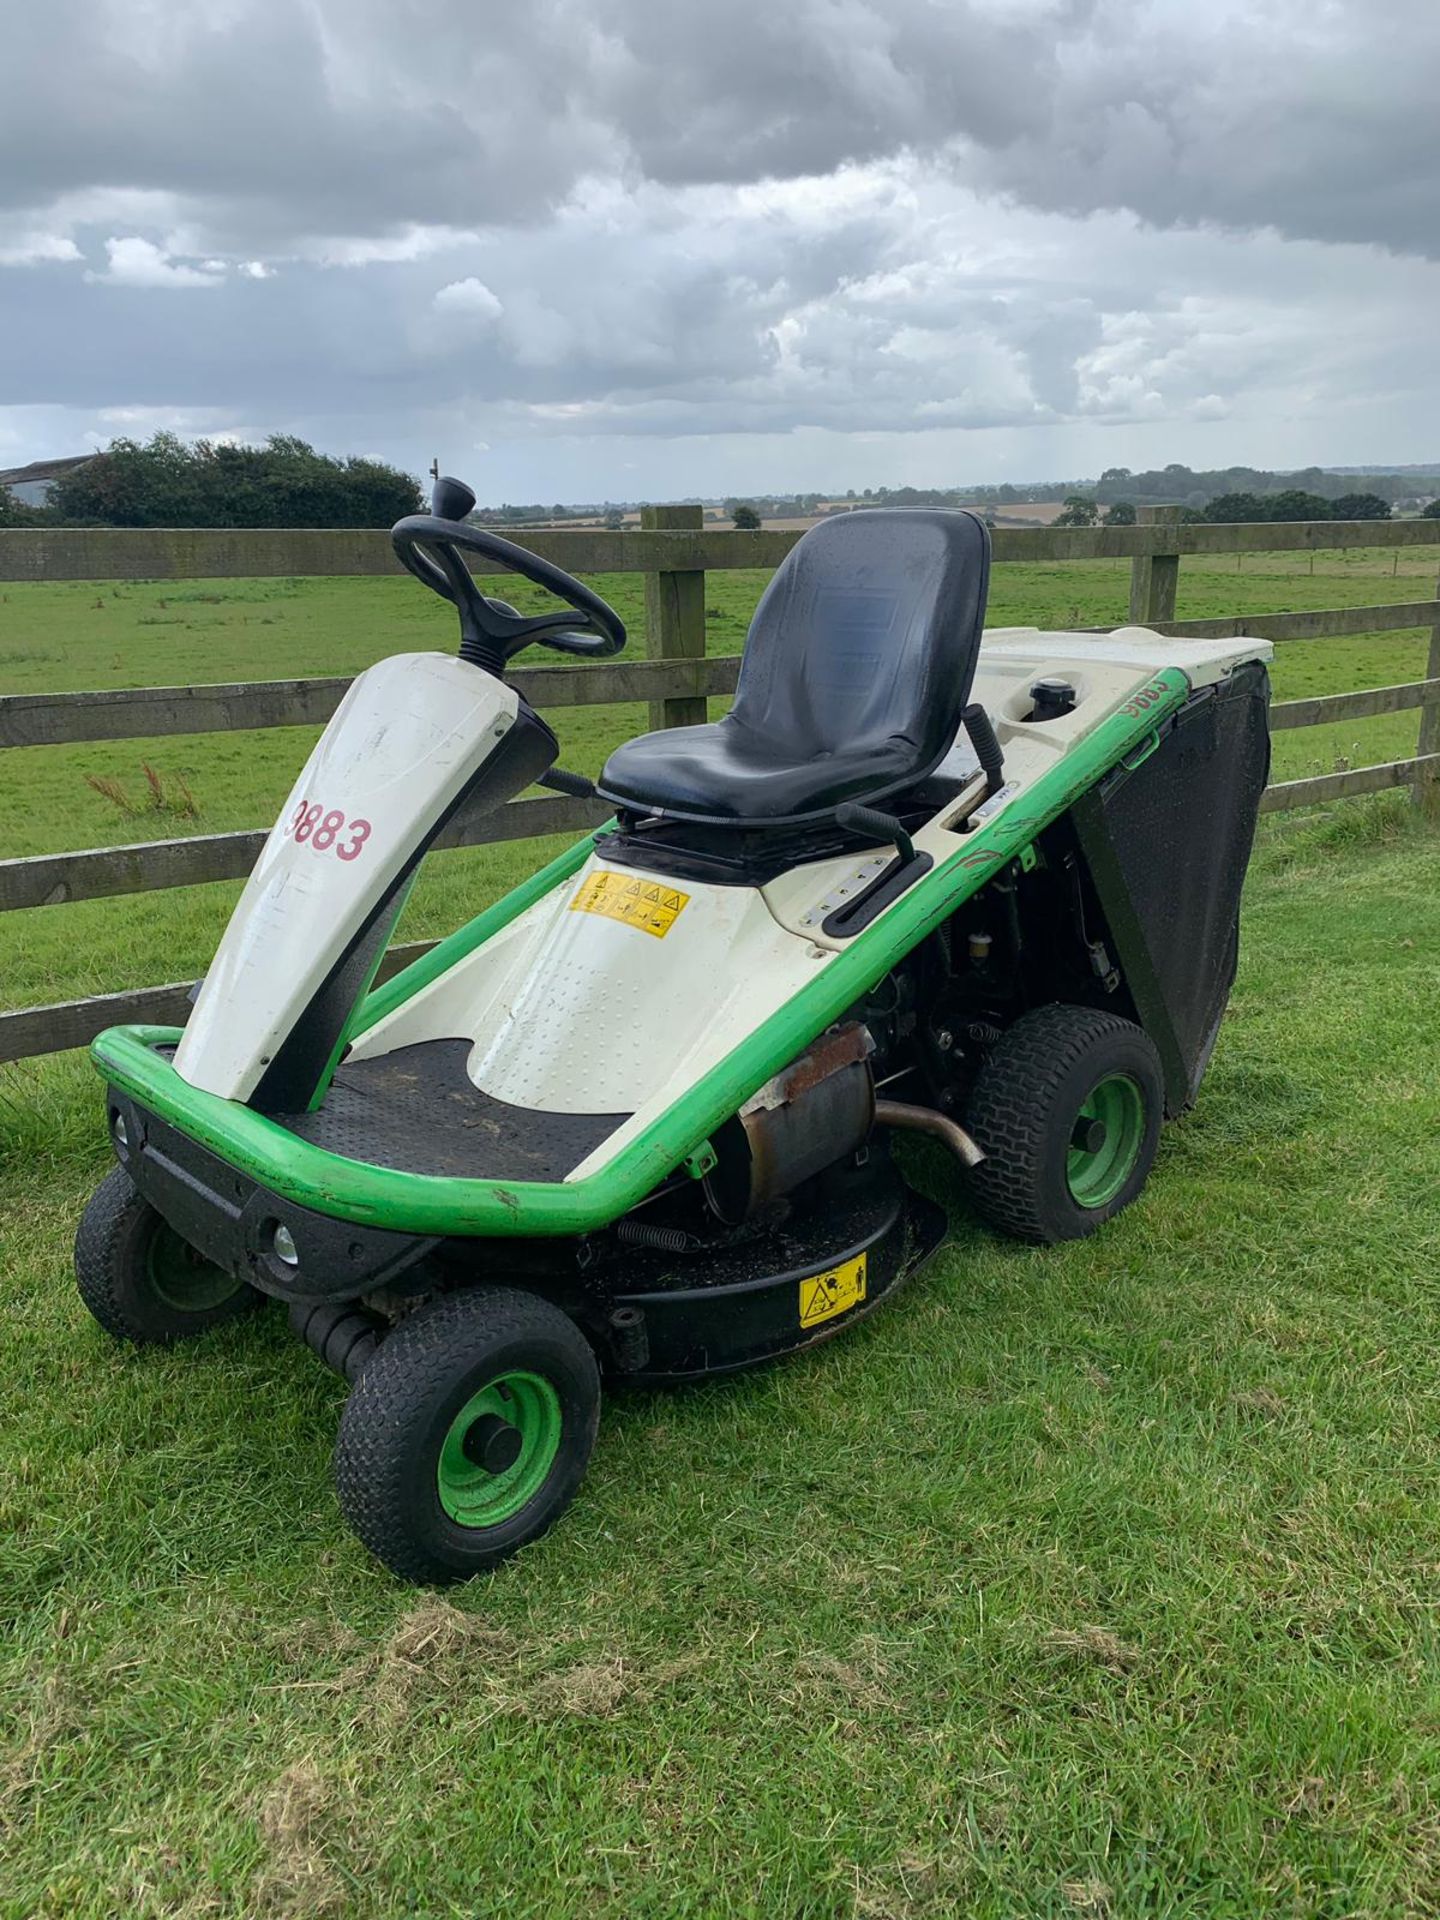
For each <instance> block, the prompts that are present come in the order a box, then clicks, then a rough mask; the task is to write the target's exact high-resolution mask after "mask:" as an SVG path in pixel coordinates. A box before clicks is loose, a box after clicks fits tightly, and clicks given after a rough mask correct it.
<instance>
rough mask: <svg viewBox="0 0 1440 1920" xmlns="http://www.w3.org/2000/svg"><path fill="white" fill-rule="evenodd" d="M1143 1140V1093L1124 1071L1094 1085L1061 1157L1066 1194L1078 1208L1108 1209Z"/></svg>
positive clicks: (1137, 1156)
mask: <svg viewBox="0 0 1440 1920" xmlns="http://www.w3.org/2000/svg"><path fill="white" fill-rule="evenodd" d="M1144 1140H1145V1097H1144V1095H1143V1094H1142V1093H1141V1091H1140V1087H1139V1085H1138V1083H1137V1082H1136V1081H1134V1080H1132V1079H1131V1078H1130V1076H1129V1074H1126V1073H1112V1074H1110V1075H1109V1076H1108V1078H1106V1079H1104V1080H1102V1081H1100V1083H1099V1084H1098V1085H1097V1086H1095V1087H1093V1088H1092V1089H1091V1091H1090V1094H1089V1096H1088V1098H1087V1099H1086V1101H1085V1104H1084V1106H1083V1107H1081V1109H1080V1111H1079V1113H1078V1114H1077V1115H1076V1118H1075V1126H1074V1130H1073V1131H1072V1133H1071V1135H1070V1151H1069V1153H1068V1155H1067V1156H1066V1162H1065V1176H1066V1179H1067V1181H1068V1182H1069V1186H1070V1197H1071V1199H1072V1200H1074V1202H1075V1204H1076V1205H1077V1206H1079V1207H1108V1206H1109V1204H1110V1202H1111V1201H1112V1200H1113V1199H1114V1198H1115V1196H1116V1194H1117V1193H1119V1191H1120V1189H1121V1188H1122V1187H1123V1186H1124V1185H1125V1182H1126V1181H1127V1180H1128V1179H1129V1178H1130V1175H1131V1173H1132V1171H1133V1170H1134V1166H1135V1162H1136V1161H1137V1160H1138V1159H1139V1157H1140V1148H1141V1146H1142V1145H1143V1144H1144Z"/></svg>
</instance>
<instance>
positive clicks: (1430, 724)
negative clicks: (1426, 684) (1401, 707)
mask: <svg viewBox="0 0 1440 1920" xmlns="http://www.w3.org/2000/svg"><path fill="white" fill-rule="evenodd" d="M1435 603H1436V608H1437V617H1436V621H1435V624H1434V626H1433V627H1431V629H1430V651H1429V654H1428V656H1427V658H1426V661H1425V678H1426V679H1427V680H1435V679H1440V580H1437V581H1436V583H1435ZM1415 751H1416V753H1417V754H1421V753H1440V706H1437V705H1433V704H1432V705H1430V706H1427V707H1421V709H1420V738H1419V741H1418V743H1417V744H1416V748H1415ZM1413 798H1414V801H1415V804H1416V806H1417V807H1419V808H1420V809H1421V810H1422V812H1423V813H1424V814H1425V815H1426V817H1427V819H1430V820H1433V821H1440V779H1436V777H1435V768H1434V767H1425V768H1422V770H1421V774H1420V778H1419V779H1418V780H1417V781H1416V783H1415V790H1414V794H1413Z"/></svg>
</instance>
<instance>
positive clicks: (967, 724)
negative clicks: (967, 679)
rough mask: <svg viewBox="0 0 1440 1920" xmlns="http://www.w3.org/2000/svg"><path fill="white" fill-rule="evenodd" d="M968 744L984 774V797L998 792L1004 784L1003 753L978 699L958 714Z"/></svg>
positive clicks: (987, 715) (988, 717)
mask: <svg viewBox="0 0 1440 1920" xmlns="http://www.w3.org/2000/svg"><path fill="white" fill-rule="evenodd" d="M960 719H961V723H962V724H963V726H964V728H965V731H966V733H968V734H969V736H970V744H971V746H972V747H974V749H975V758H976V759H977V760H978V761H979V762H980V771H981V772H982V773H983V774H984V776H985V797H986V799H987V800H988V799H989V797H990V795H991V794H992V793H998V792H999V791H1000V789H1001V787H1003V786H1004V784H1005V754H1004V750H1003V749H1002V747H1001V745H1000V742H999V740H998V739H997V738H996V735H995V729H994V727H992V726H991V724H990V716H989V714H988V713H986V711H985V709H984V707H982V706H981V705H980V703H979V701H978V700H977V701H974V702H973V703H972V704H971V705H970V706H968V707H966V709H965V711H964V712H963V713H962V714H961V716H960Z"/></svg>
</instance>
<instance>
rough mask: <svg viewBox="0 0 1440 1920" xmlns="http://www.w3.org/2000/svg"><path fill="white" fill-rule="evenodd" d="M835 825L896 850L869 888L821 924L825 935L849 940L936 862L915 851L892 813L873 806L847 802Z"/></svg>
mask: <svg viewBox="0 0 1440 1920" xmlns="http://www.w3.org/2000/svg"><path fill="white" fill-rule="evenodd" d="M835 824H836V826H838V827H843V828H844V829H845V831H846V832H847V833H858V834H862V835H863V836H864V837H865V839H867V840H878V841H879V842H880V843H881V844H882V845H886V844H888V845H890V846H893V847H894V849H895V858H894V859H893V860H888V861H886V863H885V865H884V866H883V867H882V868H881V870H880V872H879V873H877V874H876V875H875V877H874V879H873V880H871V882H870V883H869V885H868V886H866V887H862V888H861V890H860V892H859V893H857V894H856V895H855V896H854V897H853V899H850V900H846V901H845V902H844V903H843V904H842V905H841V906H838V907H836V908H835V909H834V910H833V911H832V912H831V913H829V914H827V915H826V917H825V918H824V920H822V921H821V923H820V931H821V932H822V933H825V934H829V935H830V936H831V938H832V939H841V940H848V939H849V938H850V937H851V936H852V935H853V934H857V933H859V932H860V931H861V929H862V928H864V927H868V926H869V925H870V922H871V921H872V920H874V919H875V918H876V917H877V915H879V914H881V913H883V912H884V910H885V908H886V907H888V906H889V905H890V902H891V901H892V900H897V899H899V897H900V895H901V894H902V893H904V891H905V889H906V888H907V887H909V886H911V885H913V883H914V882H915V881H916V880H918V879H919V878H920V876H921V874H922V873H928V872H929V871H930V869H931V867H933V866H934V864H935V860H934V857H933V855H931V854H928V853H917V852H916V851H915V842H914V841H913V840H912V839H911V838H910V836H909V834H908V833H907V832H906V831H905V829H904V827H902V826H901V824H900V822H899V821H898V820H897V819H896V818H895V817H894V815H893V814H889V813H877V812H876V811H875V809H874V808H873V807H862V806H858V805H857V804H856V802H855V801H853V800H845V801H842V802H841V804H840V805H839V806H838V807H836V809H835Z"/></svg>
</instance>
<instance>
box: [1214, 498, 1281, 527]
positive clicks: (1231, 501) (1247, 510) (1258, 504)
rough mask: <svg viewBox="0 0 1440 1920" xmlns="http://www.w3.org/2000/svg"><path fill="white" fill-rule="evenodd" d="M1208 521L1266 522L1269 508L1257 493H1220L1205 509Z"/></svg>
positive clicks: (1268, 516)
mask: <svg viewBox="0 0 1440 1920" xmlns="http://www.w3.org/2000/svg"><path fill="white" fill-rule="evenodd" d="M1205 518H1206V519H1207V520H1210V521H1223V522H1230V521H1234V520H1268V519H1269V518H1270V508H1269V504H1268V502H1266V501H1265V500H1262V499H1261V497H1260V495H1259V494H1258V493H1222V494H1219V495H1217V496H1216V498H1215V499H1213V500H1212V501H1211V502H1210V504H1209V506H1208V507H1206V509H1205Z"/></svg>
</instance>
